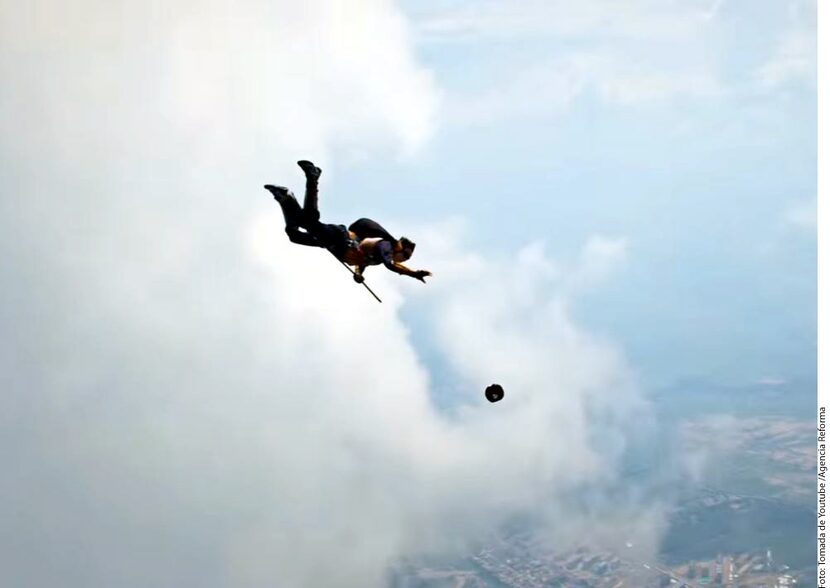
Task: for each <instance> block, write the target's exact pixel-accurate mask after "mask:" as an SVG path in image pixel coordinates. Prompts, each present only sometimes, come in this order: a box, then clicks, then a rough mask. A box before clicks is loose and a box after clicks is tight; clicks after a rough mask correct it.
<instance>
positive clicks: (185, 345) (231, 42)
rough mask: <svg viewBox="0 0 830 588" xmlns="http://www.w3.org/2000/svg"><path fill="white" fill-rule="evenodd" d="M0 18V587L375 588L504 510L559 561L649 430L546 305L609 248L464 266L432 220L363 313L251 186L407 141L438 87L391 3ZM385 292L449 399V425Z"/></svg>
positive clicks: (562, 307)
mask: <svg viewBox="0 0 830 588" xmlns="http://www.w3.org/2000/svg"><path fill="white" fill-rule="evenodd" d="M0 22H1V23H2V25H1V26H2V34H0V39H2V40H0V48H2V55H1V56H0V72H1V73H2V76H3V80H4V83H3V85H2V88H0V112H2V116H3V124H4V131H3V136H2V139H0V172H2V174H1V175H0V178H2V179H1V180H0V182H2V186H0V187H1V188H2V199H1V200H0V204H1V205H2V211H1V212H2V216H0V247H2V252H3V257H4V263H3V264H2V266H0V286H1V287H0V302H2V304H0V330H2V332H3V333H4V336H3V338H2V343H0V346H2V347H0V362H2V364H1V365H2V374H3V387H2V400H3V410H2V411H0V452H1V453H2V456H3V464H4V467H3V470H4V471H3V475H2V476H0V515H2V517H0V518H2V520H3V525H2V527H1V529H2V530H0V567H2V570H3V572H2V575H3V577H4V582H5V583H6V584H8V585H13V586H19V587H27V586H46V585H54V584H60V585H63V586H77V587H82V586H84V587H88V586H122V587H130V586H135V587H147V586H180V585H187V586H203V587H209V586H243V587H244V586H281V587H288V588H290V587H300V586H335V587H337V586H344V587H352V586H355V587H357V586H360V587H364V586H379V585H382V584H383V583H384V579H385V574H386V570H387V569H388V566H389V565H390V564H392V563H394V562H395V561H396V560H397V558H399V557H401V556H406V555H410V554H417V553H421V552H424V551H446V550H450V549H454V548H460V547H463V546H464V545H465V544H466V543H467V542H469V541H471V540H474V539H476V538H477V537H481V536H482V535H483V534H485V533H488V532H490V531H492V530H493V529H494V528H495V527H496V526H497V525H499V524H500V523H502V522H504V521H505V520H507V519H508V518H509V517H511V516H513V515H520V514H525V515H531V516H534V517H537V518H538V519H539V520H541V521H544V522H545V523H546V525H545V528H547V529H548V530H549V532H550V534H551V535H550V536H551V537H558V536H560V535H561V539H562V540H565V539H566V538H567V537H566V536H567V535H571V536H576V535H577V534H578V532H577V529H583V530H584V529H587V528H590V526H591V525H592V524H594V523H595V522H596V521H592V517H595V516H597V512H598V510H597V509H598V508H599V509H601V508H602V505H603V504H607V503H608V499H607V498H603V497H602V496H589V497H588V498H586V495H585V489H586V488H594V489H596V488H610V487H612V486H613V484H614V483H615V481H616V479H615V478H616V473H615V472H616V469H615V465H616V463H617V460H618V458H619V456H620V454H621V452H622V451H623V449H624V447H625V443H626V439H627V436H628V434H629V432H630V427H631V425H632V424H636V425H639V423H636V420H637V418H640V417H641V415H642V414H644V411H643V404H642V401H641V400H640V399H639V397H638V395H637V393H636V390H635V387H634V386H632V383H631V377H630V375H629V373H628V370H627V368H626V366H625V363H624V361H623V359H622V358H621V357H620V356H619V355H618V353H617V352H616V351H615V350H614V348H613V347H612V346H610V345H608V344H607V343H605V342H603V341H601V340H598V339H596V338H594V337H591V336H590V335H589V334H587V333H585V332H584V331H583V330H582V329H580V328H579V327H578V325H576V324H574V322H573V321H572V320H571V318H570V316H569V312H568V299H569V297H571V296H573V295H574V294H575V293H578V292H579V291H580V288H584V287H587V286H586V285H587V284H593V283H595V282H596V280H597V279H598V278H599V277H601V276H602V275H603V274H604V273H606V272H607V271H608V269H609V268H611V269H612V268H613V267H614V266H616V265H617V264H618V263H619V262H620V261H621V259H622V258H623V257H624V254H625V247H624V243H622V242H618V241H609V240H604V239H598V240H596V241H593V242H591V243H589V244H588V245H587V246H586V248H585V254H584V256H583V257H582V258H581V259H580V260H579V261H578V262H577V263H576V264H575V266H574V267H568V266H567V265H557V264H555V263H553V262H552V261H551V260H550V259H549V258H548V257H547V256H546V254H545V253H544V251H543V249H542V248H541V247H540V246H538V245H530V246H528V247H526V248H524V249H522V250H521V251H518V252H507V253H505V254H504V255H503V256H502V257H501V258H498V259H495V260H487V261H486V262H485V260H484V259H483V258H482V257H481V256H479V255H477V254H475V253H472V252H464V249H463V245H464V243H465V237H464V234H463V231H460V230H457V228H453V227H454V225H453V226H438V227H433V228H425V229H423V230H422V231H421V232H420V234H421V235H423V236H422V237H419V242H421V243H423V245H422V246H421V245H419V247H420V249H419V252H418V255H419V256H420V257H419V260H421V261H423V263H424V265H429V266H430V269H433V270H435V272H436V279H435V280H434V281H433V282H432V283H431V284H430V285H429V286H423V285H421V284H417V283H406V282H404V280H403V279H401V278H396V277H395V276H390V275H384V274H381V273H380V272H377V270H376V271H375V274H374V276H373V277H374V280H375V281H374V284H375V285H377V286H378V287H379V289H380V290H381V291H383V292H384V294H385V295H386V297H387V299H386V300H385V303H384V304H383V305H377V304H376V303H375V302H373V301H372V300H371V299H370V298H369V297H368V296H366V294H365V293H364V292H363V291H362V290H361V289H360V288H357V287H355V286H354V285H353V284H351V283H350V281H349V280H348V276H346V275H345V273H344V272H343V270H342V269H338V268H337V267H336V264H335V262H333V261H332V260H331V259H328V258H326V256H325V255H321V254H320V252H318V251H310V250H302V249H299V248H296V247H292V246H290V245H289V244H288V243H287V241H286V239H285V238H284V235H283V234H282V233H281V231H280V230H279V227H280V217H279V214H278V211H277V210H276V207H275V206H273V203H271V202H268V198H267V194H265V193H264V192H263V191H261V189H260V188H259V185H260V184H261V183H263V181H264V180H268V179H272V178H274V177H276V176H280V177H297V176H296V175H294V174H296V170H294V169H293V167H292V163H291V162H292V160H293V159H296V158H297V157H298V156H304V155H307V154H314V155H315V157H317V156H319V157H320V158H321V159H322V160H323V161H325V159H326V158H327V157H330V155H331V154H332V153H349V152H350V151H354V150H363V149H365V148H367V147H368V148H372V149H386V148H389V147H390V146H391V147H394V148H396V149H400V150H402V151H403V152H407V151H411V150H415V149H418V148H419V147H421V146H423V144H424V142H425V141H427V140H428V138H429V134H430V132H431V130H432V127H431V125H432V122H431V121H432V118H433V113H434V110H435V108H436V104H437V102H438V94H439V91H438V88H437V87H436V85H435V83H434V81H433V80H432V78H431V76H430V75H429V72H428V71H426V70H424V69H423V68H421V67H420V66H419V65H418V64H417V63H416V61H415V60H414V58H413V55H412V53H411V49H410V47H409V43H408V41H407V38H408V37H407V35H408V33H407V27H406V23H405V21H404V20H403V19H402V17H401V16H400V14H399V13H398V12H397V11H396V10H395V9H394V7H393V6H391V5H390V4H389V3H388V2H384V1H374V2H363V3H361V4H360V5H352V4H351V3H349V4H345V3H337V2H328V1H325V0H317V1H314V2H304V3H296V2H282V1H278V2H267V3H266V2H250V3H244V4H243V3H233V4H230V3H224V2H210V3H201V2H200V3H188V2H184V1H182V2H172V3H171V2H165V3H127V2H124V3H120V2H92V1H86V2H79V3H74V4H67V3H59V2H31V3H12V2H4V3H3V6H2V20H0ZM495 276H498V279H496V278H495ZM405 299H408V300H412V304H413V305H415V307H416V308H417V309H418V310H419V312H420V313H421V316H422V318H421V319H420V321H421V322H420V323H419V325H420V326H421V327H423V329H424V330H425V331H427V332H429V333H431V340H432V341H433V344H434V345H435V349H436V350H437V352H439V353H440V354H441V356H442V357H443V358H444V360H445V361H446V363H447V365H449V366H451V368H452V369H453V370H454V371H455V373H457V374H459V377H460V378H461V379H462V381H464V382H465V383H466V384H468V385H469V391H468V392H466V394H467V396H466V397H464V394H461V396H460V398H459V399H458V402H457V403H456V406H455V408H453V409H452V410H451V411H443V410H441V411H439V410H438V409H436V408H435V404H434V402H433V398H432V397H431V395H430V390H433V389H434V386H435V382H433V381H431V376H430V373H429V372H428V370H427V369H426V367H425V363H424V362H423V361H422V360H421V359H420V356H419V354H418V352H417V350H416V348H415V346H414V345H413V343H412V337H411V335H410V333H409V332H408V330H407V327H406V323H405V322H404V321H403V320H402V318H401V313H402V309H403V308H404V307H403V301H404V300H405ZM491 381H499V382H501V383H502V384H503V385H504V386H505V388H506V389H507V391H508V400H506V401H504V402H502V403H500V404H498V405H489V404H487V403H486V402H485V401H484V400H483V398H482V396H481V391H482V389H483V386H484V385H485V384H487V383H490V382H491ZM642 418H645V417H642ZM600 494H601V493H600ZM575 498H581V500H577V499H575ZM616 499H617V502H616V506H617V507H618V508H617V509H616V510H615V512H616V513H617V514H618V515H620V516H623V514H624V511H625V508H624V506H625V505H624V504H623V502H624V499H621V498H620V496H619V495H617V497H616ZM651 514H653V513H651ZM625 516H626V517H627V518H626V523H627V524H629V525H630V527H628V529H629V530H630V532H640V531H635V529H637V528H640V527H638V524H637V521H640V520H647V521H650V520H651V519H650V518H648V517H645V518H640V517H638V516H634V515H632V516H631V517H628V515H625ZM649 516H651V515H649ZM607 521H608V519H606V522H607ZM641 527H642V528H641V531H642V532H643V533H644V534H646V535H648V534H649V533H651V532H652V531H653V526H652V525H651V524H650V522H649V524H647V525H645V526H641ZM646 527H647V528H646ZM643 529H644V530H643ZM625 532H626V533H628V532H629V531H628V530H627V531H625ZM648 536H649V537H650V535H648ZM651 538H652V539H653V537H651Z"/></svg>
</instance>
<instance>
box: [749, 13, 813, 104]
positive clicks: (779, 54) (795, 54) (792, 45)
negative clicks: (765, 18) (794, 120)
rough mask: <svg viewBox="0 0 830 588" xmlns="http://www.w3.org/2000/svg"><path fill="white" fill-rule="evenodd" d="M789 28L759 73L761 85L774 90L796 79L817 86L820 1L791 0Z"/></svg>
mask: <svg viewBox="0 0 830 588" xmlns="http://www.w3.org/2000/svg"><path fill="white" fill-rule="evenodd" d="M787 8H788V11H787V12H788V15H787V20H786V25H785V26H786V28H785V30H784V31H783V32H782V33H781V34H780V35H779V36H778V38H777V39H776V40H775V50H774V51H773V53H772V55H771V56H770V57H769V59H768V60H767V61H766V62H765V63H763V64H762V65H761V66H760V67H759V68H758V69H757V70H756V72H755V78H756V81H757V82H758V84H759V85H760V87H761V88H763V89H765V90H773V89H778V88H781V87H784V86H786V85H787V84H790V83H794V82H804V83H807V84H809V85H810V86H812V87H815V85H816V33H817V30H816V2H815V0H789V2H788V4H787Z"/></svg>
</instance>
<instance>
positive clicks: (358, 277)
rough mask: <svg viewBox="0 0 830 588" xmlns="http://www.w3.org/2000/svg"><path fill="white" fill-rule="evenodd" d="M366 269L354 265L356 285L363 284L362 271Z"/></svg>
mask: <svg viewBox="0 0 830 588" xmlns="http://www.w3.org/2000/svg"><path fill="white" fill-rule="evenodd" d="M365 269H366V266H365V265H356V266H355V268H354V281H355V282H357V283H358V284H362V283H363V270H365Z"/></svg>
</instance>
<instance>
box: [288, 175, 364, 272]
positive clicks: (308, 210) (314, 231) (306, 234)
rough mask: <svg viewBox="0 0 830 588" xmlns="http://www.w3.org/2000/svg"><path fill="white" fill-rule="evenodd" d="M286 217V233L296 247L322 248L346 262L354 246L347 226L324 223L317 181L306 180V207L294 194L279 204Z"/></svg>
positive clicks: (307, 178)
mask: <svg viewBox="0 0 830 588" xmlns="http://www.w3.org/2000/svg"><path fill="white" fill-rule="evenodd" d="M278 202H279V204H280V207H281V208H282V214H283V216H284V217H285V233H286V234H287V235H288V238H289V239H290V240H291V242H292V243H297V244H298V245H305V246H307V247H321V248H323V249H328V250H329V251H331V252H332V253H333V254H334V256H335V257H336V258H337V259H340V260H342V259H343V255H344V254H345V252H346V250H347V249H348V248H349V247H351V246H352V240H351V239H350V238H349V232H348V231H347V230H346V227H345V225H334V224H328V223H321V222H320V210H319V209H318V204H317V178H315V177H313V176H306V192H305V199H304V201H303V207H302V208H300V203H299V202H297V198H296V197H295V196H294V194H292V193H290V192H289V193H288V194H287V195H285V196H284V197H282V198H280V199H279V200H278Z"/></svg>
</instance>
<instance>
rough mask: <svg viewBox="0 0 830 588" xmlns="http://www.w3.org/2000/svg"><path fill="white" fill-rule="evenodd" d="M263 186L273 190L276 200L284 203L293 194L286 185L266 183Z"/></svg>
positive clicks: (272, 193)
mask: <svg viewBox="0 0 830 588" xmlns="http://www.w3.org/2000/svg"><path fill="white" fill-rule="evenodd" d="M263 188H265V189H266V190H268V191H269V192H271V195H272V196H273V197H274V200H276V201H277V202H279V203H280V204H282V202H283V201H284V200H285V199H286V198H288V197H289V196H290V195H291V190H289V189H288V188H285V187H284V186H272V185H271V184H265V186H263Z"/></svg>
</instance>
